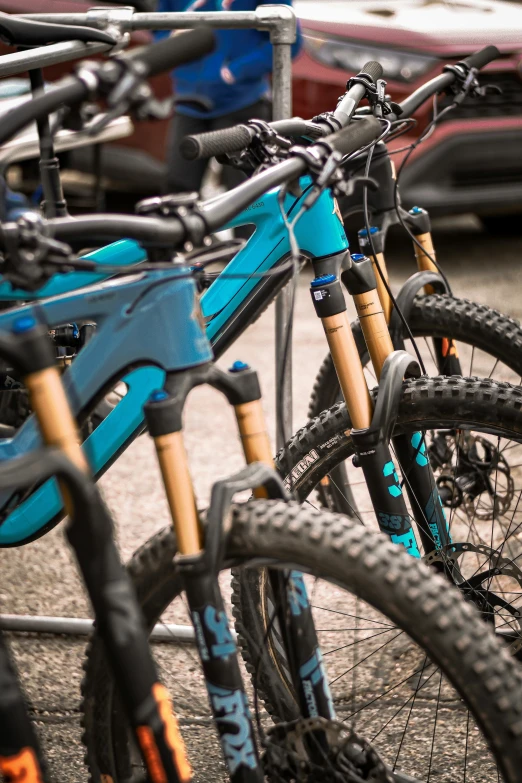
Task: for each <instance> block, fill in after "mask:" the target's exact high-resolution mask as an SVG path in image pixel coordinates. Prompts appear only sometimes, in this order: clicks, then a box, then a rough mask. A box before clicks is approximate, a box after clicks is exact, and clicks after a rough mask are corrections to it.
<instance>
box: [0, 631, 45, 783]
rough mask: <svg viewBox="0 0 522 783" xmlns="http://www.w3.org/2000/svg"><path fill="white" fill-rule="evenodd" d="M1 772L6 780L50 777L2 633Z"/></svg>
mask: <svg viewBox="0 0 522 783" xmlns="http://www.w3.org/2000/svg"><path fill="white" fill-rule="evenodd" d="M0 774H1V775H2V776H3V777H4V778H5V780H13V781H21V780H23V781H26V783H46V781H48V780H49V777H48V775H47V772H46V769H45V766H44V763H43V757H42V754H41V751H40V747H39V744H38V740H37V738H36V734H35V732H34V729H33V724H32V723H31V720H30V719H29V715H28V714H27V709H26V706H25V699H24V696H23V693H22V690H21V688H20V683H19V680H18V677H17V675H16V671H15V668H14V665H13V662H12V660H11V657H10V655H9V652H8V649H7V645H6V643H5V639H4V637H3V635H2V634H1V633H0Z"/></svg>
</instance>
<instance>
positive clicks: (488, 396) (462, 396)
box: [232, 376, 522, 720]
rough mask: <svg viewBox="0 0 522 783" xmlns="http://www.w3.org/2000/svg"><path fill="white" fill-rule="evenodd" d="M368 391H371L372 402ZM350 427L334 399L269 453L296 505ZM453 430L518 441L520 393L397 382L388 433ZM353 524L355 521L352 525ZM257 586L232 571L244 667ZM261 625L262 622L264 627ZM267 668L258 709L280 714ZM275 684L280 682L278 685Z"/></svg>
mask: <svg viewBox="0 0 522 783" xmlns="http://www.w3.org/2000/svg"><path fill="white" fill-rule="evenodd" d="M375 394H376V390H374V392H373V396H374V397H375ZM350 427H351V423H350V420H349V417H348V413H347V410H346V405H345V404H344V403H343V402H339V403H336V404H335V405H334V406H333V407H332V408H330V409H329V410H325V411H323V412H322V413H321V414H320V415H319V416H318V417H316V418H315V419H313V420H311V421H310V422H308V424H307V425H306V426H304V427H303V428H302V429H300V430H299V431H298V432H297V433H296V434H295V435H294V437H293V438H292V439H291V440H290V441H289V442H288V443H287V444H286V446H285V447H284V448H283V449H281V451H280V452H279V454H278V455H277V460H276V466H277V469H278V470H279V472H280V474H281V476H282V477H284V478H285V479H286V480H287V482H288V486H289V487H290V486H291V488H292V490H293V492H294V493H295V495H296V497H297V499H298V500H299V501H300V502H304V501H305V499H306V498H307V497H308V496H309V495H310V493H311V492H312V490H313V489H314V488H316V487H317V486H318V485H319V483H320V482H321V480H322V479H324V478H325V476H327V475H328V474H329V473H330V472H331V471H332V470H333V469H334V468H336V467H337V466H339V465H340V464H341V463H343V462H344V461H345V460H348V459H350V458H351V457H352V456H353V454H354V450H353V444H352V440H351V438H350ZM459 427H472V428H476V429H478V430H479V431H486V432H489V433H501V434H503V435H504V436H506V437H508V438H513V439H514V440H518V441H519V442H520V441H522V388H520V387H513V386H511V385H510V384H507V383H499V382H496V381H493V380H480V379H476V378H471V379H465V378H460V377H457V376H455V377H451V378H446V377H442V376H440V377H436V378H427V377H423V378H420V379H416V380H409V381H405V382H404V384H403V390H402V398H401V402H400V406H399V413H398V418H397V422H396V426H395V430H394V434H403V433H405V432H414V431H416V430H419V429H421V430H429V429H431V428H435V429H438V428H442V429H451V428H459ZM290 476H291V477H292V478H291V482H290V481H289V477H290ZM354 523H355V524H359V522H358V521H357V520H354ZM411 559H412V560H413V558H411ZM265 588H266V585H265V583H264V581H263V578H262V575H261V573H257V572H255V571H250V572H238V573H237V574H235V577H234V580H233V595H232V601H233V603H234V606H235V609H236V622H237V630H238V637H239V643H240V647H241V650H242V654H243V657H244V659H245V661H246V662H247V663H250V664H251V660H252V655H253V650H257V649H258V648H259V643H260V640H259V638H256V633H255V629H256V628H258V627H259V624H258V623H259V621H256V622H253V623H251V622H250V621H249V612H248V611H247V607H248V606H250V605H251V603H252V601H253V602H254V604H255V605H256V606H258V607H260V611H261V608H262V607H265V610H266V611H268V610H267V609H266V607H267V606H268V604H269V599H268V598H267V596H266V595H265V592H266V590H265ZM268 621H269V620H268V619H265V620H264V622H265V624H266V623H267V622H268ZM273 636H274V656H276V657H277V650H276V648H277V645H278V638H277V633H276V631H273ZM274 671H278V672H279V674H280V676H279V677H275V676H274V672H273V671H269V672H268V670H262V671H260V674H259V678H258V682H259V689H260V691H261V692H262V693H263V698H264V703H265V706H266V708H267V709H268V710H269V712H271V714H273V715H275V716H277V711H278V710H277V709H276V706H275V705H278V709H279V710H280V705H281V703H283V696H284V694H285V693H287V692H288V680H287V677H286V675H285V667H284V666H283V664H282V662H280V663H279V667H278V669H275V670H274ZM282 680H286V681H285V682H284V683H282V682H281V681H282ZM292 709H293V703H292V701H289V700H287V701H286V710H285V711H284V712H283V714H282V715H281V716H280V717H282V718H283V719H285V720H286V719H288V718H289V715H290V714H291V711H292Z"/></svg>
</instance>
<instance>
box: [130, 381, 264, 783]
mask: <svg viewBox="0 0 522 783" xmlns="http://www.w3.org/2000/svg"><path fill="white" fill-rule="evenodd" d="M197 372H198V370H197V368H196V371H195V373H194V371H191V370H188V371H186V372H185V373H177V374H176V375H177V377H176V378H174V377H173V375H171V376H169V378H168V382H169V381H170V384H171V387H172V388H173V389H174V387H175V390H173V391H172V392H168V391H166V390H165V391H158V392H155V393H154V394H153V395H152V397H151V398H150V400H149V402H148V403H147V405H146V406H145V417H146V421H147V425H148V428H149V431H150V434H151V436H152V438H153V440H154V445H155V447H156V452H157V456H158V461H159V465H160V470H161V475H162V477H163V483H164V486H165V492H166V495H167V500H168V504H169V509H170V513H171V517H172V523H173V527H174V531H175V534H176V541H177V549H178V554H177V556H176V562H177V565H178V568H179V569H180V573H181V575H182V578H183V583H184V587H185V593H186V597H187V602H188V606H189V610H190V614H191V619H192V623H193V626H194V631H195V634H196V643H197V647H198V652H199V657H200V660H201V666H202V669H203V673H204V677H205V684H206V688H207V694H208V698H209V702H210V707H211V710H212V714H213V717H214V720H215V722H216V726H217V728H218V731H219V736H220V742H221V749H222V752H223V756H224V759H225V762H226V765H227V768H228V772H229V775H230V779H231V781H233V783H261V781H262V779H263V774H262V770H261V766H260V763H259V757H258V753H257V748H256V744H255V739H254V731H253V725H252V719H251V716H250V712H249V709H248V701H247V695H246V692H245V688H244V684H243V680H242V677H241V671H240V669H239V662H238V656H237V646H236V643H235V640H234V637H233V636H232V633H231V630H230V627H229V623H228V619H227V615H226V612H225V606H224V603H223V597H222V595H221V590H220V588H219V583H218V571H216V570H215V568H214V567H212V563H211V562H209V560H208V558H207V557H206V556H205V555H206V553H205V548H204V536H203V528H202V525H201V520H200V517H199V514H198V511H197V507H196V500H195V495H194V489H193V484H192V479H191V476H190V472H189V467H188V460H187V454H186V451H185V446H184V443H183V432H182V412H183V406H184V402H185V398H186V395H187V393H188V391H189V390H190V388H193V386H195V385H198V384H199V383H200V382H203V381H202V380H201V378H199V377H197ZM181 387H182V388H181ZM180 388H181V392H180Z"/></svg>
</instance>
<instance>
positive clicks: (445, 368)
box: [405, 207, 462, 375]
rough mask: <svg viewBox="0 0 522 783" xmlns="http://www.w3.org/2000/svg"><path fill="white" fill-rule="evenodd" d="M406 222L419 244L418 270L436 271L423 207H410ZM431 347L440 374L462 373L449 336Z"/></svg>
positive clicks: (428, 288)
mask: <svg viewBox="0 0 522 783" xmlns="http://www.w3.org/2000/svg"><path fill="white" fill-rule="evenodd" d="M405 219H406V222H407V224H408V226H409V228H410V229H411V231H412V233H413V235H414V236H415V239H416V240H417V242H418V243H419V244H416V243H414V245H413V247H414V250H415V258H416V260H417V267H418V269H419V272H424V271H428V272H437V273H438V271H439V270H438V269H437V267H436V265H435V264H434V263H433V260H432V259H435V248H434V247H433V240H432V236H431V221H430V216H429V215H428V213H427V211H426V210H425V209H421V207H412V209H410V211H409V212H408V213H407V214H405ZM424 290H425V293H426V294H433V293H434V291H433V288H432V286H431V285H427V286H425V288H424ZM433 348H434V351H435V358H436V361H437V369H438V371H439V373H440V374H441V375H462V368H461V366H460V361H459V353H458V349H457V345H456V343H455V341H454V340H453V339H452V338H451V337H434V338H433Z"/></svg>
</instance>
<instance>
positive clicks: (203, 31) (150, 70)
mask: <svg viewBox="0 0 522 783" xmlns="http://www.w3.org/2000/svg"><path fill="white" fill-rule="evenodd" d="M215 45H216V39H215V36H214V33H213V32H212V30H211V29H210V27H196V28H195V30H188V31H187V32H183V33H180V34H179V35H174V36H170V37H169V38H162V40H161V41H158V42H157V43H153V44H151V45H150V46H146V47H145V48H142V49H138V50H137V51H134V52H129V54H127V55H123V57H122V59H125V60H134V61H135V62H138V61H139V62H140V63H141V64H142V65H143V67H144V68H145V70H146V73H147V76H156V75H157V74H158V73H163V72H164V71H171V70H172V69H173V68H177V67H178V66H179V65H185V64H186V63H191V62H193V61H194V60H199V59H200V58H201V57H205V55H207V54H210V52H212V51H214V48H215Z"/></svg>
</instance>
